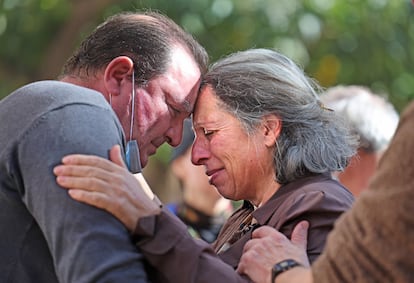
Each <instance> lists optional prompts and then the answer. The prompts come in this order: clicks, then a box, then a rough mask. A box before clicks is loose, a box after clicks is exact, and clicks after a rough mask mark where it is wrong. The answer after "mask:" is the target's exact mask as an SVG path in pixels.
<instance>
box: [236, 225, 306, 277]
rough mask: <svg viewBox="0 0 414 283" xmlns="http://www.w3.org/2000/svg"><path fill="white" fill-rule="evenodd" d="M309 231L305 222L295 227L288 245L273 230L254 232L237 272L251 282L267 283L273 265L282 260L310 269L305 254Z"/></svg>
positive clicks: (266, 228)
mask: <svg viewBox="0 0 414 283" xmlns="http://www.w3.org/2000/svg"><path fill="white" fill-rule="evenodd" d="M308 227H309V223H308V222H307V221H302V222H300V223H298V225H296V227H295V229H294V230H293V232H292V239H291V241H289V239H288V238H286V237H285V236H284V235H283V234H281V233H280V232H278V231H277V230H276V229H274V228H272V227H269V226H263V227H260V228H258V229H256V230H255V231H253V234H252V239H251V240H249V241H248V242H247V243H246V245H245V246H244V250H243V255H242V257H241V259H240V263H239V266H238V268H237V271H238V272H239V273H241V274H247V275H248V276H249V277H250V278H251V279H252V280H253V281H254V282H257V283H259V282H260V283H266V282H270V279H271V270H272V267H273V265H275V264H276V263H278V262H280V261H282V260H285V259H294V260H296V261H297V262H299V263H300V264H302V265H303V266H305V267H309V261H308V257H307V254H306V245H307V235H308Z"/></svg>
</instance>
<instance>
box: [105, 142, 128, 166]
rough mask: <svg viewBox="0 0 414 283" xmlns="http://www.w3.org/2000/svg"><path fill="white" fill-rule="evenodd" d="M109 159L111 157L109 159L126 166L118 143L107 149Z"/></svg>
mask: <svg viewBox="0 0 414 283" xmlns="http://www.w3.org/2000/svg"><path fill="white" fill-rule="evenodd" d="M109 159H111V161H112V162H113V163H115V164H117V165H119V166H121V167H123V168H126V165H125V162H124V159H123V158H122V154H121V147H120V146H119V144H116V145H114V146H113V147H112V148H111V150H110V151H109Z"/></svg>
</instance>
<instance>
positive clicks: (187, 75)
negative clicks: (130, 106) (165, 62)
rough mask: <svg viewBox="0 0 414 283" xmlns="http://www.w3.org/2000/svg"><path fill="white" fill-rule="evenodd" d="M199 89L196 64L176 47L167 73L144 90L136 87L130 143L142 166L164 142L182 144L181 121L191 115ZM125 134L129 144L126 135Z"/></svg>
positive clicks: (124, 123) (127, 117)
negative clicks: (134, 143) (138, 152)
mask: <svg viewBox="0 0 414 283" xmlns="http://www.w3.org/2000/svg"><path fill="white" fill-rule="evenodd" d="M199 86H200V70H199V68H198V66H197V64H196V62H195V61H194V59H193V57H192V56H191V55H190V54H189V53H188V52H187V51H186V50H185V49H184V48H183V47H181V46H177V47H175V48H173V50H172V55H171V62H170V64H169V67H168V68H167V71H166V72H165V73H164V74H163V75H160V76H157V77H155V78H153V79H152V80H150V81H149V82H148V84H146V85H145V86H140V87H136V90H135V92H136V94H135V113H134V115H135V119H134V120H135V121H134V125H133V134H132V139H136V140H137V142H138V146H139V151H140V157H141V164H142V166H145V165H146V164H147V162H148V158H149V156H150V155H152V154H155V152H156V150H157V148H158V147H160V146H161V145H162V144H163V143H164V142H168V143H169V144H170V145H172V146H177V145H178V144H179V143H180V142H181V137H182V132H183V121H184V119H185V118H187V117H188V116H189V115H190V114H191V113H192V111H193V108H194V104H195V101H196V98H197V92H198V89H199ZM127 114H128V113H126V115H125V117H124V118H123V119H122V121H121V122H122V124H123V125H124V129H129V125H130V120H129V119H130V115H127ZM125 125H128V126H127V127H125ZM125 134H126V135H127V140H129V139H130V137H129V135H130V134H129V132H126V133H125Z"/></svg>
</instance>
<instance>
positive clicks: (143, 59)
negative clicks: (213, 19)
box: [60, 11, 208, 166]
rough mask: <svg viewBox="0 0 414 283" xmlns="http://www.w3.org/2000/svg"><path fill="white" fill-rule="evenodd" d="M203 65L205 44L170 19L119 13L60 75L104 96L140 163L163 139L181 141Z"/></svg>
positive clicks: (89, 39)
mask: <svg viewBox="0 0 414 283" xmlns="http://www.w3.org/2000/svg"><path fill="white" fill-rule="evenodd" d="M207 64H208V55H207V52H206V51H205V49H204V48H203V47H202V46H201V45H200V44H199V43H198V42H197V41H196V40H195V39H194V38H193V37H192V36H191V35H190V34H189V33H187V32H185V31H184V30H183V29H182V28H181V27H180V26H178V25H177V24H176V23H175V22H174V21H172V20H171V19H170V18H168V17H166V16H164V15H162V14H160V13H158V12H152V11H143V12H138V11H137V12H122V13H119V14H116V15H114V16H111V17H109V18H108V19H107V20H106V21H105V22H104V23H102V24H101V25H99V26H98V27H97V28H96V29H95V30H94V31H93V32H92V33H91V35H89V36H88V37H87V38H86V39H85V40H84V41H83V42H82V43H81V45H80V46H79V48H78V49H77V50H76V52H74V54H73V55H72V56H71V57H70V58H69V59H68V61H67V62H66V64H65V65H64V67H63V71H62V74H61V76H60V79H61V80H62V81H65V82H70V83H74V84H77V85H81V86H85V87H88V88H91V89H94V90H97V91H99V92H101V93H102V94H103V95H104V96H105V98H106V100H107V101H108V102H109V103H110V104H111V106H112V108H113V110H114V111H115V113H116V114H117V116H118V118H119V120H120V122H121V124H122V127H123V129H124V132H125V135H126V139H127V140H137V142H138V146H139V151H140V158H141V163H142V165H143V166H145V165H146V163H147V161H148V157H149V156H150V155H153V154H155V152H156V150H157V148H158V147H159V146H161V145H162V144H163V143H164V142H167V143H169V144H170V145H172V146H177V145H178V144H179V143H180V141H181V135H182V124H183V121H184V119H185V118H187V117H189V116H190V114H191V112H192V111H193V107H194V103H195V100H196V97H197V92H198V88H199V84H200V76H201V75H202V74H203V73H204V72H205V71H206V69H207ZM131 120H133V121H132V122H131ZM131 128H132V129H131Z"/></svg>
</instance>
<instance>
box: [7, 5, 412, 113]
mask: <svg viewBox="0 0 414 283" xmlns="http://www.w3.org/2000/svg"><path fill="white" fill-rule="evenodd" d="M75 1H77V0H72V1H69V0H66V1H65V0H3V1H2V2H0V40H1V45H0V78H1V79H0V80H1V84H0V97H3V96H5V95H7V93H8V92H9V91H10V90H11V89H13V88H15V87H17V86H19V85H21V84H23V83H26V82H28V81H31V80H34V79H35V78H37V77H36V75H37V74H38V73H39V70H41V68H42V60H44V58H45V56H47V54H45V52H46V51H47V47H48V45H49V44H50V42H51V41H52V39H53V38H54V36H56V34H57V32H58V31H59V30H61V29H63V27H64V25H65V23H66V22H67V20H68V17H69V16H70V12H71V6H72V4H73V3H74V2H75ZM113 2H116V1H113ZM136 9H153V10H159V11H161V12H163V13H164V14H166V15H168V16H170V17H171V18H173V19H174V20H175V21H176V22H178V23H179V24H180V25H182V26H183V27H184V28H185V29H187V30H188V31H190V32H191V33H192V34H193V35H194V36H195V37H196V38H197V39H198V40H199V41H200V42H201V43H202V44H203V45H204V46H205V47H206V49H207V51H208V52H209V54H210V57H211V60H212V61H215V60H217V59H218V58H220V57H222V56H224V55H225V54H228V53H230V52H234V51H237V50H242V49H247V48H252V47H267V48H275V49H278V50H280V51H281V52H283V53H285V54H286V55H288V56H290V57H291V58H293V59H294V60H295V61H296V62H297V63H299V64H300V65H302V66H303V67H304V68H305V70H306V71H307V73H308V74H309V75H310V76H311V77H314V78H315V79H316V80H317V81H319V82H320V84H321V85H322V86H324V87H329V86H332V85H336V84H361V85H366V86H368V87H370V88H372V89H373V90H374V91H377V92H378V93H382V94H384V95H385V96H388V97H389V99H390V100H391V102H393V103H394V105H395V106H396V108H397V109H398V110H401V109H402V108H403V107H404V106H405V105H406V104H407V103H408V102H409V101H410V100H412V98H413V97H414V73H413V71H412V68H411V66H412V65H413V64H414V54H413V53H414V49H413V48H411V46H413V43H414V42H413V41H414V21H413V19H412V14H413V6H412V4H411V1H409V0H249V1H244V0H198V1H188V0H169V1H165V0H133V1H131V0H130V1H126V0H123V1H118V4H112V5H109V6H108V7H107V8H106V9H105V10H104V11H103V14H102V15H100V17H97V18H99V19H100V20H99V22H100V21H101V19H103V18H105V17H106V16H109V15H111V14H113V13H116V12H118V11H122V10H136ZM94 24H98V22H95V23H94ZM92 28H93V25H92V24H91V25H90V26H89V27H86V28H85V30H86V31H88V30H90V29H92ZM79 36H80V37H82V36H83V34H80V35H79Z"/></svg>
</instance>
